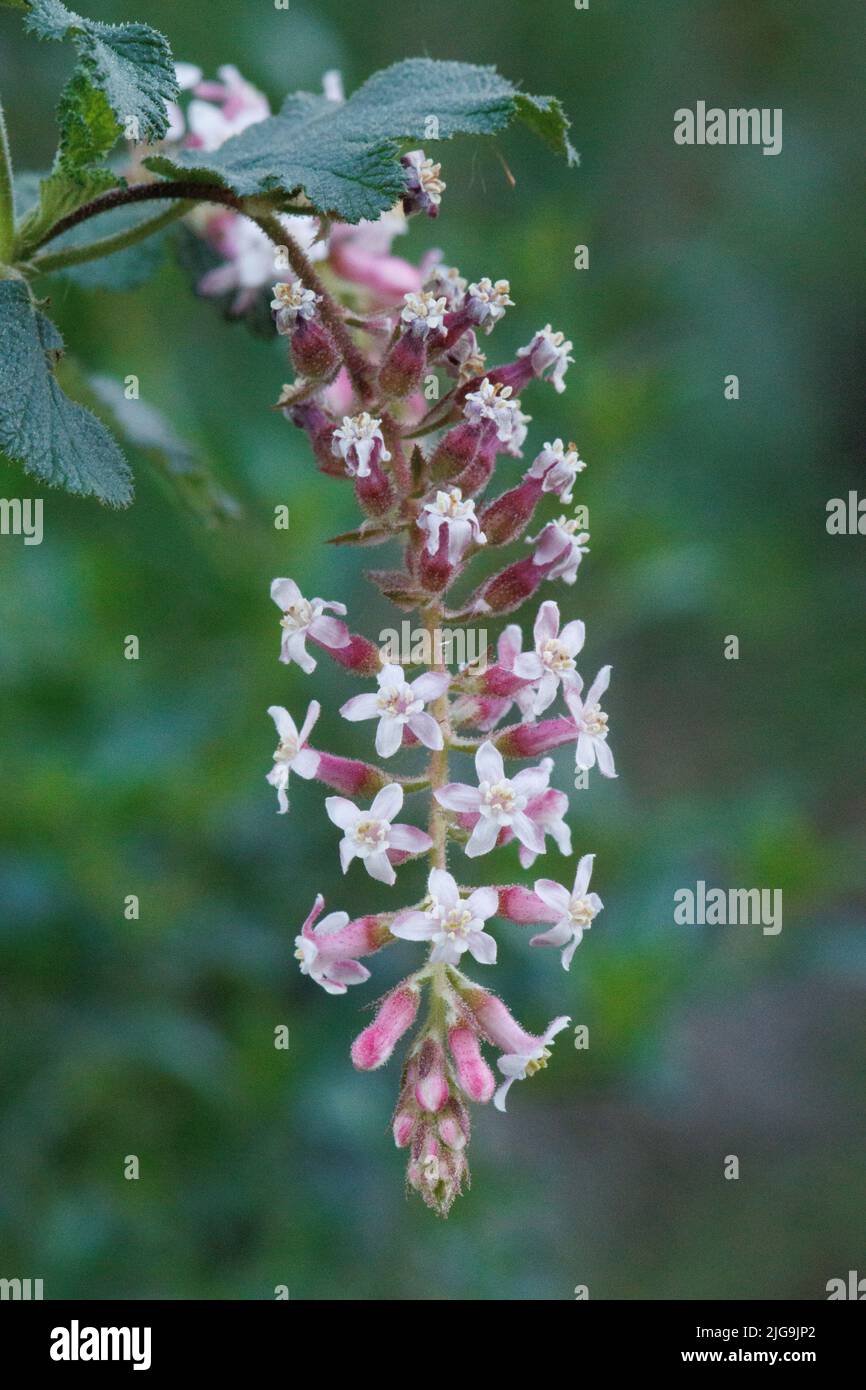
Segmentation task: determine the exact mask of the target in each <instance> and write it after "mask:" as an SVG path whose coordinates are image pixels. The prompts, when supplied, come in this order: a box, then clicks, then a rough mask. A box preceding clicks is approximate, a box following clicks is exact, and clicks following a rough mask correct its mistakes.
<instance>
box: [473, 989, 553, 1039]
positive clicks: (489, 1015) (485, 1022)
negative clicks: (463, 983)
mask: <svg viewBox="0 0 866 1390" xmlns="http://www.w3.org/2000/svg"><path fill="white" fill-rule="evenodd" d="M462 993H463V998H464V999H465V1000H466V1003H467V1004H468V1005H469V1007H470V1009H471V1010H472V1012H473V1014H474V1015H475V1017H476V1018H477V1020H478V1023H479V1024H480V1026H481V1028H482V1030H483V1031H484V1033H485V1034H486V1035H487V1037H488V1038H489V1039H490V1041H491V1042H492V1043H494V1044H495V1046H496V1047H498V1048H499V1049H500V1050H501V1051H502V1052H516V1053H527V1052H531V1051H532V1049H533V1048H534V1047H535V1045H536V1042H537V1039H535V1038H534V1037H533V1036H532V1034H531V1033H527V1032H525V1031H524V1029H523V1028H521V1026H520V1024H519V1023H518V1022H517V1020H516V1019H515V1018H513V1017H512V1016H511V1014H510V1013H509V1011H508V1009H507V1008H506V1006H505V1004H503V1002H502V1000H501V999H499V998H498V997H497V995H495V994H489V993H488V992H487V990H485V989H480V988H477V987H476V988H472V989H467V990H464V991H462Z"/></svg>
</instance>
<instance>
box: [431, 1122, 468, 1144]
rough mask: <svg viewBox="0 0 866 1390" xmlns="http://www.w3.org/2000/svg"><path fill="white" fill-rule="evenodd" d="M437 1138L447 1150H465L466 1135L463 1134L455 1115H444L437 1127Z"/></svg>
mask: <svg viewBox="0 0 866 1390" xmlns="http://www.w3.org/2000/svg"><path fill="white" fill-rule="evenodd" d="M437 1129H438V1131H439V1138H440V1139H441V1140H442V1143H443V1144H447V1145H448V1147H449V1149H457V1150H458V1151H459V1150H460V1149H465V1148H466V1135H465V1134H464V1133H463V1126H462V1125H461V1123H460V1121H459V1120H458V1119H457V1116H456V1115H449V1114H446V1115H444V1116H443V1117H442V1119H441V1120H440V1121H439V1123H438V1125H437Z"/></svg>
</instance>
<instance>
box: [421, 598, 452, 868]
mask: <svg viewBox="0 0 866 1390" xmlns="http://www.w3.org/2000/svg"><path fill="white" fill-rule="evenodd" d="M422 616H423V621H424V627H425V629H426V631H427V633H428V635H429V637H430V650H431V651H432V652H433V653H434V664H433V666H432V667H431V668H430V669H431V670H433V671H444V670H445V657H444V653H443V652H442V650H441V643H437V641H436V631H437V628H438V627H439V624H440V622H441V620H442V609H441V605H440V604H438V603H431V604H429V605H428V606H427V607H426V608H425V609H424V612H423V615H422ZM430 712H431V714H432V715H433V718H434V719H437V720H438V721H439V724H440V726H441V728H442V738H443V742H444V746H443V747H442V748H441V749H440V750H439V752H432V753H431V754H430V766H429V768H428V771H427V776H428V778H429V781H430V793H431V794H430V825H429V829H428V834H429V836H430V838H431V840H432V841H433V846H432V848H431V850H430V865H431V867H432V868H434V869H445V868H447V867H448V856H447V844H448V822H447V820H446V817H445V811H444V810H443V808H442V807H441V806H440V805H439V802H438V801H437V800H436V798H435V796H433V792H434V791H435V790H436V789H437V788H438V787H444V785H445V783H446V782H447V781H448V743H449V740H450V737H451V729H450V725H449V718H448V692H447V690H446V691H445V693H444V694H443V695H440V696H439V698H438V700H434V701H433V703H432V704H431V706H430Z"/></svg>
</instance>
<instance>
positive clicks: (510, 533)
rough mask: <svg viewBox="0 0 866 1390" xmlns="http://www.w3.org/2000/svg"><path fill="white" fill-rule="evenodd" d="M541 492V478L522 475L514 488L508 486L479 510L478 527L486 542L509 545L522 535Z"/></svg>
mask: <svg viewBox="0 0 866 1390" xmlns="http://www.w3.org/2000/svg"><path fill="white" fill-rule="evenodd" d="M541 493H542V480H541V479H540V478H530V477H526V478H524V480H523V482H522V483H520V484H519V485H518V486H517V487H512V488H509V490H508V492H503V493H502V495H501V496H500V497H497V498H496V500H495V501H493V502H490V503H489V504H488V506H486V507H485V508H484V511H483V512H482V513H481V516H480V522H481V528H482V530H483V531H484V534H485V536H486V537H487V541H488V544H489V545H508V544H509V543H510V542H511V541H514V540H516V539H517V537H518V536H520V535H522V534H523V532H524V531H525V530H526V528H527V526H528V525H529V523H530V521H531V520H532V514H533V512H534V511H535V508H536V505H537V503H538V500H539V498H540V497H541Z"/></svg>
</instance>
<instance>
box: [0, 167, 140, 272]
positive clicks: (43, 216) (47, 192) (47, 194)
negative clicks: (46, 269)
mask: <svg viewBox="0 0 866 1390" xmlns="http://www.w3.org/2000/svg"><path fill="white" fill-rule="evenodd" d="M117 183H118V179H117V176H116V175H115V174H113V173H112V172H111V170H110V169H80V170H72V171H70V170H68V169H66V168H64V167H63V166H62V165H61V164H59V163H58V164H56V165H55V167H54V168H53V169H52V170H51V173H50V174H46V175H45V176H44V178H40V176H39V175H38V174H30V173H27V174H25V175H23V176H21V175H18V176H16V179H15V195H16V202H17V205H18V208H19V211H20V210H21V209H27V211H26V212H25V213H24V215H23V216H22V217H21V220H20V222H19V224H18V230H17V233H16V236H15V256H16V259H17V260H21V261H26V260H27V258H28V257H29V255H30V253H31V251H33V250H34V248H35V247H37V246H38V245H39V243H40V242H41V241H42V238H43V237H44V236H45V235H46V234H47V233H48V232H49V231H50V230H51V228H52V227H53V226H54V224H55V223H56V222H59V221H60V219H61V217H66V216H67V215H68V214H69V213H70V212H75V211H76V209H77V208H80V207H82V206H83V204H84V203H89V202H90V200H91V198H95V197H96V196H97V194H99V193H104V192H105V190H106V189H108V188H114V187H116V186H117ZM58 244H59V243H58Z"/></svg>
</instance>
